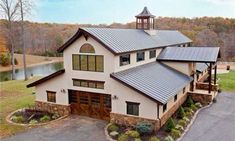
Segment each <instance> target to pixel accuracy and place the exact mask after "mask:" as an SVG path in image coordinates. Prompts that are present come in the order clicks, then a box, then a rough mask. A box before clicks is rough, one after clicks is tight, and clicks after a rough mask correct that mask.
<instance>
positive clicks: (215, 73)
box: [214, 64, 217, 85]
mask: <svg viewBox="0 0 235 141" xmlns="http://www.w3.org/2000/svg"><path fill="white" fill-rule="evenodd" d="M216 75H217V64H215V71H214V85H216V78H217V77H216Z"/></svg>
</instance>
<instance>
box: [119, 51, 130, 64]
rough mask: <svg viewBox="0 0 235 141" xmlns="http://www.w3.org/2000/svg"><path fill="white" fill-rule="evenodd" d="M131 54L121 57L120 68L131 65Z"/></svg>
mask: <svg viewBox="0 0 235 141" xmlns="http://www.w3.org/2000/svg"><path fill="white" fill-rule="evenodd" d="M130 63H131V61H130V54H125V55H121V56H120V66H124V65H128V64H130Z"/></svg>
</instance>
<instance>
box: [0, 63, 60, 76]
mask: <svg viewBox="0 0 235 141" xmlns="http://www.w3.org/2000/svg"><path fill="white" fill-rule="evenodd" d="M60 62H63V61H62V60H50V61H44V62H41V63H35V64H29V65H26V68H31V67H35V66H40V65H46V64H52V63H60ZM23 68H24V66H22V65H18V66H16V67H15V69H16V70H18V69H23ZM7 71H11V65H10V66H7V67H2V66H1V67H0V73H1V72H7Z"/></svg>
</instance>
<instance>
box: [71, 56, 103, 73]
mask: <svg viewBox="0 0 235 141" xmlns="http://www.w3.org/2000/svg"><path fill="white" fill-rule="evenodd" d="M72 63H73V70H82V71H95V72H104V57H103V56H101V55H80V54H73V55H72Z"/></svg>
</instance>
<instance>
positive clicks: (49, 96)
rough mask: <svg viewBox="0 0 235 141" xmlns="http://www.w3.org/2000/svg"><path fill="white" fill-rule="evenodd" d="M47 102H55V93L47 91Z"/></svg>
mask: <svg viewBox="0 0 235 141" xmlns="http://www.w3.org/2000/svg"><path fill="white" fill-rule="evenodd" d="M47 101H48V102H54V103H55V102H56V92H52V91H47Z"/></svg>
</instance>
